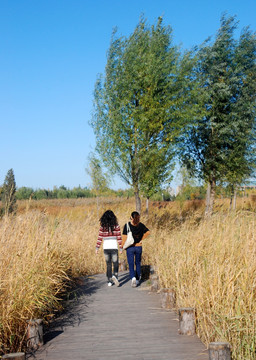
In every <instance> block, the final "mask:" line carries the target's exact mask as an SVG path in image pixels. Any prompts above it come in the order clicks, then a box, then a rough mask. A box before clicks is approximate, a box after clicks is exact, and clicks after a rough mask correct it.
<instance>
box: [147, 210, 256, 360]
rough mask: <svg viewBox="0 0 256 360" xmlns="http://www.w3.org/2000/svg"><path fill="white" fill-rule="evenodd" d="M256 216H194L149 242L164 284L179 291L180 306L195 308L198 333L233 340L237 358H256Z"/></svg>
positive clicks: (209, 338) (207, 338)
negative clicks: (198, 221)
mask: <svg viewBox="0 0 256 360" xmlns="http://www.w3.org/2000/svg"><path fill="white" fill-rule="evenodd" d="M255 220H256V216H255V213H252V212H237V213H233V214H227V213H218V214H215V215H214V216H213V217H212V218H211V219H208V220H201V222H200V223H199V224H197V223H196V222H195V221H194V218H190V219H188V220H187V221H186V222H185V223H184V224H181V225H180V226H179V227H176V228H175V229H173V230H172V231H170V230H169V229H168V224H167V228H166V229H163V228H162V229H161V231H159V230H157V229H155V230H154V231H153V233H152V236H151V239H149V240H148V241H147V243H146V244H145V252H146V253H147V256H148V258H149V261H151V262H153V263H155V264H156V267H157V269H158V272H159V275H160V281H161V285H162V287H167V288H169V287H172V288H174V289H175V290H176V293H177V301H178V303H177V306H178V307H183V306H188V307H194V308H195V309H196V312H197V331H198V335H199V337H200V338H201V339H202V340H203V341H204V342H205V343H206V344H208V343H209V342H211V341H219V340H225V341H229V342H230V343H231V344H232V354H233V359H237V360H242V359H243V360H245V359H246V360H249V359H250V360H252V359H255V357H256V235H255V234H256V221H255ZM156 249H157V251H156Z"/></svg>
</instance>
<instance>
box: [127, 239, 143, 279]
mask: <svg viewBox="0 0 256 360" xmlns="http://www.w3.org/2000/svg"><path fill="white" fill-rule="evenodd" d="M141 255H142V246H131V247H129V248H128V249H127V250H126V256H127V262H128V265H129V272H130V278H131V279H132V278H133V277H136V279H137V280H139V279H140V276H141ZM134 260H135V266H136V270H134Z"/></svg>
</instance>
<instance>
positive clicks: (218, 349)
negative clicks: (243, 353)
mask: <svg viewBox="0 0 256 360" xmlns="http://www.w3.org/2000/svg"><path fill="white" fill-rule="evenodd" d="M209 360H231V351H230V344H229V343H228V342H212V343H210V344H209Z"/></svg>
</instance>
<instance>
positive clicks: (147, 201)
mask: <svg viewBox="0 0 256 360" xmlns="http://www.w3.org/2000/svg"><path fill="white" fill-rule="evenodd" d="M148 204H149V198H148V197H147V200H146V215H147V216H148Z"/></svg>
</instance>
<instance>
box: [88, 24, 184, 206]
mask: <svg viewBox="0 0 256 360" xmlns="http://www.w3.org/2000/svg"><path fill="white" fill-rule="evenodd" d="M171 35H172V29H171V28H170V26H164V25H163V19H162V18H161V17H160V18H159V19H158V22H157V24H156V25H153V26H151V27H150V26H148V25H147V23H146V21H145V19H141V20H140V22H139V24H138V25H137V27H136V28H135V30H134V32H133V33H132V34H131V35H130V36H129V37H128V38H125V37H118V36H117V32H116V31H114V33H113V36H112V39H111V44H110V48H109V51H108V57H107V65H106V70H105V76H103V75H100V76H99V78H98V79H97V81H96V85H95V93H94V105H95V106H94V116H93V119H92V122H91V125H92V127H93V129H94V132H95V134H96V141H97V145H96V149H97V151H98V152H99V154H100V155H101V158H102V160H103V162H104V164H105V165H106V166H107V167H108V168H109V169H110V170H111V171H112V172H113V173H116V174H118V175H119V176H120V177H121V178H122V179H123V180H124V181H125V182H126V183H127V184H129V185H130V186H132V187H133V189H134V193H135V198H136V208H137V210H138V211H140V197H139V192H140V191H141V189H142V188H143V189H144V191H145V190H146V189H147V188H149V185H150V187H151V189H153V188H154V189H155V188H156V187H157V186H159V185H160V184H161V183H162V182H163V181H164V180H165V179H166V175H167V174H168V176H169V170H170V164H172V163H173V157H174V151H173V146H172V143H173V140H174V138H175V134H177V132H178V131H179V129H180V128H181V127H182V121H183V120H184V117H183V113H182V110H181V109H182V108H183V107H184V103H185V101H184V96H183V95H184V94H185V91H186V86H185V75H184V72H185V70H186V66H185V65H186V63H185V62H184V63H182V61H181V54H180V52H179V50H178V48H177V47H176V46H174V45H173V44H172V36H171Z"/></svg>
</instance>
